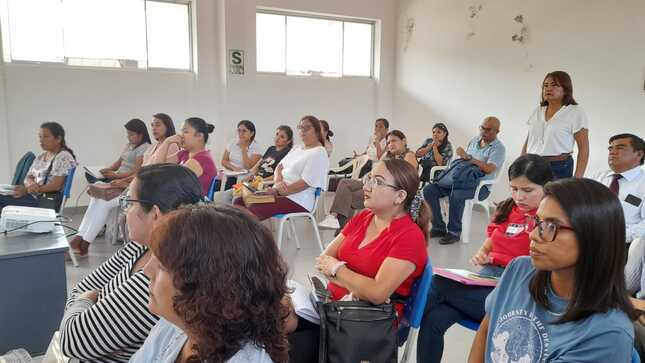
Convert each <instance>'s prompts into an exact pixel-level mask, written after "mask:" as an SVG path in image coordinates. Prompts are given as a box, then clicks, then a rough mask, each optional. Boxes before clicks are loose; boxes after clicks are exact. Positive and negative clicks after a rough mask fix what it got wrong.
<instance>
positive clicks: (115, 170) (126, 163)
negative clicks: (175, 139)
mask: <svg viewBox="0 0 645 363" xmlns="http://www.w3.org/2000/svg"><path fill="white" fill-rule="evenodd" d="M124 127H125V130H126V132H127V138H128V143H127V144H126V145H125V148H124V149H123V151H122V152H121V155H120V156H119V158H118V159H117V161H115V162H114V163H113V164H112V165H110V166H109V167H107V168H103V169H101V174H103V176H104V177H105V178H104V179H96V178H95V177H94V176H92V175H90V174H88V173H85V178H86V179H87V181H88V182H89V183H90V184H93V183H96V182H97V181H106V182H107V181H109V182H110V184H112V185H114V186H118V187H122V188H126V187H127V186H128V184H129V180H131V179H128V177H130V176H131V175H134V174H136V172H137V170H139V168H140V167H141V164H143V154H144V153H145V152H146V150H148V147H150V135H149V134H148V129H147V128H146V124H145V123H144V122H143V121H141V120H139V119H138V118H133V119H132V120H130V121H128V122H127V123H126V124H125V125H124Z"/></svg>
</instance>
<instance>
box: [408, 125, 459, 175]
mask: <svg viewBox="0 0 645 363" xmlns="http://www.w3.org/2000/svg"><path fill="white" fill-rule="evenodd" d="M449 134H450V133H449V132H448V128H447V127H446V125H444V124H443V123H441V122H440V123H437V124H434V126H432V138H430V139H426V141H425V142H424V143H423V145H421V147H420V148H419V149H418V150H417V152H416V155H417V157H418V158H419V164H421V167H422V168H423V171H422V172H421V182H423V183H429V182H430V180H432V179H433V178H434V177H435V175H430V170H431V169H432V168H433V167H435V166H444V165H448V163H449V162H450V160H451V159H452V144H451V143H450V141H448V135H449Z"/></svg>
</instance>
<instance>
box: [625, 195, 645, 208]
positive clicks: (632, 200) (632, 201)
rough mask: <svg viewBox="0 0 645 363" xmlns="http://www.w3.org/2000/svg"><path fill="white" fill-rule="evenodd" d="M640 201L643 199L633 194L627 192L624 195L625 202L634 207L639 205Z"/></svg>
mask: <svg viewBox="0 0 645 363" xmlns="http://www.w3.org/2000/svg"><path fill="white" fill-rule="evenodd" d="M641 202H643V200H642V199H641V198H639V197H637V196H635V195H633V194H628V195H627V196H626V197H625V203H629V204H631V205H633V206H634V207H639V206H640V205H641Z"/></svg>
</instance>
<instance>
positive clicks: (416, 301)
mask: <svg viewBox="0 0 645 363" xmlns="http://www.w3.org/2000/svg"><path fill="white" fill-rule="evenodd" d="M431 287H432V263H431V262H430V258H429V257H428V262H427V263H426V266H425V269H424V270H423V275H422V276H421V278H420V279H418V280H417V281H416V282H415V283H414V285H412V290H411V291H410V296H408V299H407V302H406V304H405V307H404V309H403V319H402V320H401V326H402V327H403V328H405V327H409V329H410V331H409V332H408V338H407V340H406V342H405V349H404V350H403V356H402V357H401V362H402V363H405V362H407V361H408V359H409V357H410V350H411V349H412V347H413V346H415V343H416V340H417V336H418V335H419V327H420V326H421V321H422V320H423V313H424V311H425V308H426V303H427V302H428V294H429V293H430V288H431Z"/></svg>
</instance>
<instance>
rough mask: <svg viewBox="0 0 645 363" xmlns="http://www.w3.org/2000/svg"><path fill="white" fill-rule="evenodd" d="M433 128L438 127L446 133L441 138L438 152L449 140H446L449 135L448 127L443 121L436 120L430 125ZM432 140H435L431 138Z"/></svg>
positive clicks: (441, 150)
mask: <svg viewBox="0 0 645 363" xmlns="http://www.w3.org/2000/svg"><path fill="white" fill-rule="evenodd" d="M434 129H439V130H441V131H443V132H444V133H445V134H446V137H444V138H443V141H442V142H441V145H439V152H443V150H444V149H445V148H446V146H447V145H448V144H449V143H450V141H449V140H448V135H450V132H449V131H448V128H447V127H446V125H445V124H444V123H443V122H437V123H436V124H434V125H432V130H434ZM432 141H435V140H432Z"/></svg>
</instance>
